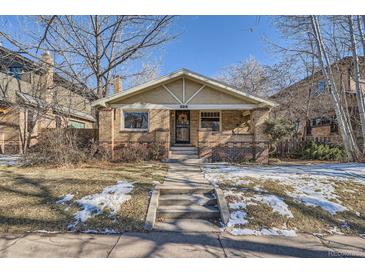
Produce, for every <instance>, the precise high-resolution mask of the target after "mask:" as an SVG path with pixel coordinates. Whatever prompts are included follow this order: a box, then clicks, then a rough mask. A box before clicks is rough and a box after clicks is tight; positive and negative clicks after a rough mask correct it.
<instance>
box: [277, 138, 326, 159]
mask: <svg viewBox="0 0 365 274" xmlns="http://www.w3.org/2000/svg"><path fill="white" fill-rule="evenodd" d="M307 141H313V142H315V143H316V144H331V142H330V140H329V139H321V140H318V139H314V138H313V137H307V138H291V139H287V140H285V141H282V142H280V143H279V144H278V145H277V149H276V152H275V156H276V157H278V158H290V157H291V156H292V155H293V153H295V152H297V151H298V150H300V149H301V148H302V147H303V146H304V144H305V143H306V142H307Z"/></svg>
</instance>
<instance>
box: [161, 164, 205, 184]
mask: <svg viewBox="0 0 365 274" xmlns="http://www.w3.org/2000/svg"><path fill="white" fill-rule="evenodd" d="M167 165H168V171H167V174H166V178H165V181H164V184H163V185H164V186H166V187H174V186H177V187H180V186H182V187H184V186H187V187H188V186H197V185H201V186H203V187H204V186H210V184H209V182H208V180H206V179H205V178H204V175H203V173H202V172H201V169H200V165H199V164H198V163H194V161H193V160H190V162H188V161H183V162H176V163H168V164H167Z"/></svg>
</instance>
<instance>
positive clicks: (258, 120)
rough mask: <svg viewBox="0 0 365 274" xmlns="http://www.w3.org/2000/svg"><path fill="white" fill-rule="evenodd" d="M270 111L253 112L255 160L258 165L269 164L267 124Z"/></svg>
mask: <svg viewBox="0 0 365 274" xmlns="http://www.w3.org/2000/svg"><path fill="white" fill-rule="evenodd" d="M269 115H270V109H268V108H262V109H255V110H252V112H251V119H252V126H253V148H252V149H253V158H254V160H255V161H256V162H258V163H263V164H268V163H269V140H270V139H269V136H268V135H267V134H266V133H265V132H264V131H265V122H266V121H267V120H268V119H269Z"/></svg>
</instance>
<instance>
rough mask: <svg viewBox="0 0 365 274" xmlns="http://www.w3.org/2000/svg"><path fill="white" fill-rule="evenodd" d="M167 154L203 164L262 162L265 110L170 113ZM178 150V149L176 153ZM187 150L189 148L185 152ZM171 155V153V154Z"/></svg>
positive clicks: (182, 111) (263, 155)
mask: <svg viewBox="0 0 365 274" xmlns="http://www.w3.org/2000/svg"><path fill="white" fill-rule="evenodd" d="M169 112H170V113H169V116H170V142H169V143H170V144H169V150H170V154H177V153H176V151H179V153H178V154H180V155H182V154H183V153H182V152H183V151H185V152H186V154H184V155H188V154H190V155H191V154H193V153H192V151H194V150H195V151H196V154H197V155H198V157H199V158H201V159H203V160H206V161H237V160H242V161H243V160H247V161H249V160H259V161H261V162H263V161H266V158H267V149H268V138H267V136H266V135H265V134H263V128H262V127H263V126H262V125H260V124H259V123H258V122H259V121H260V120H261V121H262V120H266V119H264V118H265V117H263V115H266V114H267V113H266V111H265V110H261V111H259V110H234V109H232V110H223V109H216V110H205V109H201V110H170V111H169ZM180 147H182V148H181V149H179V148H180ZM189 147H190V148H189ZM171 152H172V153H171Z"/></svg>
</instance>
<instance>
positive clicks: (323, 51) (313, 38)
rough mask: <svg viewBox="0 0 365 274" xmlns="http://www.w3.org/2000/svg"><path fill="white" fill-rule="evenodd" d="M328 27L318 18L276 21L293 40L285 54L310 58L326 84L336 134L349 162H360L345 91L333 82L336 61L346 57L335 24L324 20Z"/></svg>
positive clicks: (282, 18)
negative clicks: (341, 142) (337, 129)
mask: <svg viewBox="0 0 365 274" xmlns="http://www.w3.org/2000/svg"><path fill="white" fill-rule="evenodd" d="M323 19H324V20H327V21H328V25H327V26H326V25H325V26H323V25H321V24H320V22H319V21H320V20H319V18H318V16H289V17H280V20H278V22H279V24H278V26H279V29H280V31H281V32H282V33H283V34H284V35H285V36H286V37H288V39H289V40H291V41H294V42H293V43H292V44H291V45H290V46H289V47H288V48H287V49H286V52H290V53H293V55H300V56H303V55H304V56H308V57H310V58H313V59H314V60H315V62H316V67H317V66H318V68H319V71H320V73H321V74H322V77H323V78H324V80H325V82H326V87H327V92H328V93H329V95H330V99H331V102H332V106H333V109H334V111H335V113H336V119H337V123H338V125H339V130H340V135H341V137H342V140H343V144H344V147H345V150H346V152H347V155H348V158H349V160H350V161H358V160H361V159H362V155H361V152H360V150H359V147H358V144H357V142H356V140H355V135H354V130H353V127H352V124H351V117H350V114H349V111H348V107H347V98H346V94H345V93H346V92H345V90H344V88H343V86H342V84H339V83H338V82H336V80H335V72H340V68H339V66H338V65H337V62H338V61H339V60H340V59H341V58H343V57H344V56H346V54H348V48H346V46H345V45H344V43H341V40H340V39H339V32H338V25H337V24H336V23H335V22H334V21H333V20H329V19H331V17H324V18H323Z"/></svg>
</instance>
